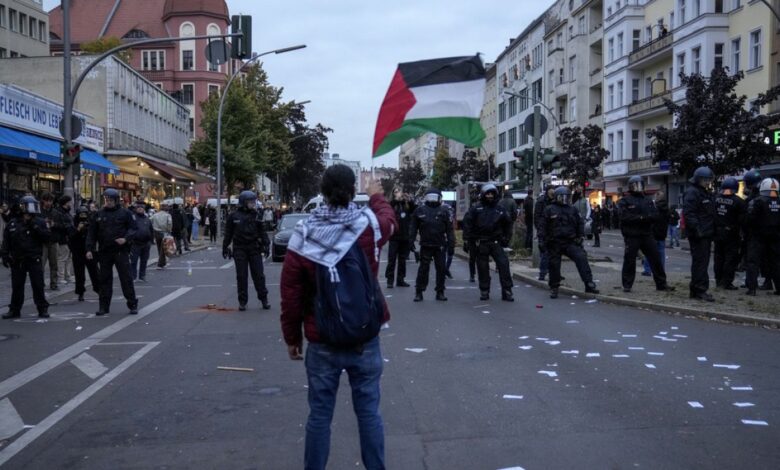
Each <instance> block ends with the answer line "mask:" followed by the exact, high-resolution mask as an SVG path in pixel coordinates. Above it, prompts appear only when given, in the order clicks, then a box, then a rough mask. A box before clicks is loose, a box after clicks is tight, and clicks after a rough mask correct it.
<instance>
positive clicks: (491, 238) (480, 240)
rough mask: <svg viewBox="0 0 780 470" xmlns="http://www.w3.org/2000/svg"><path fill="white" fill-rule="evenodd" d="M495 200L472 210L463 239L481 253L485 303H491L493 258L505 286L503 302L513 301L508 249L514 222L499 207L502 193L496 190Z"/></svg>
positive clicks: (479, 268) (479, 270) (479, 262)
mask: <svg viewBox="0 0 780 470" xmlns="http://www.w3.org/2000/svg"><path fill="white" fill-rule="evenodd" d="M492 191H493V193H494V195H495V199H493V200H492V201H488V200H486V199H485V198H484V196H483V197H482V200H481V202H480V203H479V204H478V205H476V206H473V207H471V209H469V211H468V213H467V214H466V216H465V217H464V218H463V238H464V239H465V240H467V241H469V242H471V247H472V249H476V251H477V276H478V278H479V290H480V293H481V297H480V299H481V300H487V298H488V294H489V291H490V258H491V257H492V258H493V261H494V262H495V263H496V268H498V276H499V279H500V283H501V298H502V299H503V300H507V301H512V300H514V299H513V297H512V275H511V274H510V273H509V259H508V258H507V255H506V252H505V251H504V248H505V247H507V246H509V241H510V239H511V238H512V218H511V216H510V215H509V214H508V213H507V211H506V209H505V208H504V207H503V206H502V205H500V204H499V201H498V199H497V198H498V191H497V190H495V187H493V189H492Z"/></svg>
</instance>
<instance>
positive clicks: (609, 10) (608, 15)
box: [607, 7, 612, 18]
mask: <svg viewBox="0 0 780 470" xmlns="http://www.w3.org/2000/svg"><path fill="white" fill-rule="evenodd" d="M610 16H612V7H607V18H609V17H610Z"/></svg>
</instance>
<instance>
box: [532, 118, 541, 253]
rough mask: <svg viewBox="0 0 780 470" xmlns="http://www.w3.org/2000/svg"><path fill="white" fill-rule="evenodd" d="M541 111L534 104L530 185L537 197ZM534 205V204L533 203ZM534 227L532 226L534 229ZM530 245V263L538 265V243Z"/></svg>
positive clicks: (538, 188) (538, 189)
mask: <svg viewBox="0 0 780 470" xmlns="http://www.w3.org/2000/svg"><path fill="white" fill-rule="evenodd" d="M541 128H542V111H541V107H540V106H539V105H535V106H534V160H533V162H534V166H533V175H534V176H533V184H532V185H531V188H532V189H531V191H532V194H533V197H539V194H540V193H541V191H542V172H541V171H540V167H541V164H540V158H541V156H540V153H541V152H540V150H541V148H542V144H541V138H542V132H541V131H542V129H541ZM534 205H535V204H534ZM534 218H536V214H534ZM535 228H536V227H534V229H535ZM531 246H532V261H531V263H532V264H531V265H532V266H533V267H534V268H538V267H539V259H540V253H539V243H533V241H532V243H531Z"/></svg>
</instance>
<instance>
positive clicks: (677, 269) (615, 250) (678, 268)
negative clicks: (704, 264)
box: [585, 230, 712, 275]
mask: <svg viewBox="0 0 780 470" xmlns="http://www.w3.org/2000/svg"><path fill="white" fill-rule="evenodd" d="M667 243H668V240H667ZM592 245H593V240H586V241H585V247H586V248H587V250H588V254H590V255H591V256H597V257H599V256H607V257H609V258H611V259H612V261H613V262H615V263H622V262H623V252H624V248H625V243H623V236H622V235H621V234H620V231H619V230H610V231H609V232H603V233H602V234H601V247H600V248H596V247H593V246H592ZM680 246H681V247H680V248H678V247H674V249H669V248H666V270H667V272H670V273H682V274H688V275H690V273H691V252H690V249H689V248H688V241H687V240H680ZM640 255H641V252H640ZM637 264H638V265H639V266H641V264H640V263H637ZM710 271H712V257H710Z"/></svg>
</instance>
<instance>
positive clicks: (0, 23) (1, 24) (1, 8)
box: [0, 5, 6, 28]
mask: <svg viewBox="0 0 780 470" xmlns="http://www.w3.org/2000/svg"><path fill="white" fill-rule="evenodd" d="M5 27H6V22H5V5H0V28H5Z"/></svg>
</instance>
